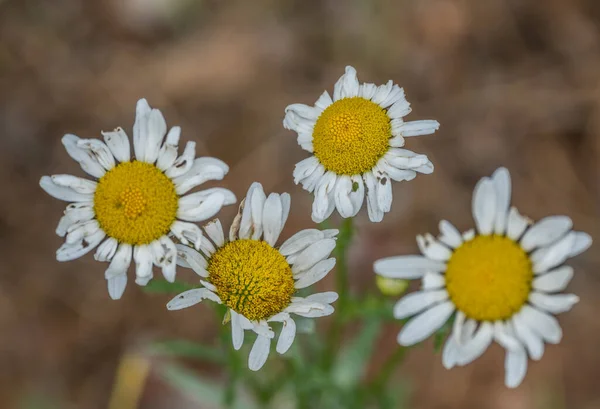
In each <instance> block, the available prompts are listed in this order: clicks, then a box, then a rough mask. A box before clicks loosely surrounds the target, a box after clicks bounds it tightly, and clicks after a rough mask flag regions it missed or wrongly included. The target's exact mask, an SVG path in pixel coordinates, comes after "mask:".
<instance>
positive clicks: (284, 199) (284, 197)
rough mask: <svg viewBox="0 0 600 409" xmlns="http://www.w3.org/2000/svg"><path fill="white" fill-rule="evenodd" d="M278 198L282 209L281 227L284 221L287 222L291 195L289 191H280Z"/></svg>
mask: <svg viewBox="0 0 600 409" xmlns="http://www.w3.org/2000/svg"><path fill="white" fill-rule="evenodd" d="M279 199H280V200H281V206H282V208H283V211H282V213H281V228H282V229H283V227H284V226H285V222H287V219H288V216H289V215H290V208H291V206H292V197H291V196H290V194H289V193H282V194H281V195H279Z"/></svg>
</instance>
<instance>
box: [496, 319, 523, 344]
mask: <svg viewBox="0 0 600 409" xmlns="http://www.w3.org/2000/svg"><path fill="white" fill-rule="evenodd" d="M493 325H494V339H495V340H496V342H497V343H498V344H500V345H501V346H502V347H503V348H504V349H506V350H509V351H519V350H521V349H523V345H522V344H521V342H520V341H519V340H518V339H517V338H515V337H514V336H513V334H512V332H511V331H510V329H509V327H508V325H507V324H504V323H503V322H502V321H496V322H494V324H493Z"/></svg>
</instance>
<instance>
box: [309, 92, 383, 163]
mask: <svg viewBox="0 0 600 409" xmlns="http://www.w3.org/2000/svg"><path fill="white" fill-rule="evenodd" d="M391 136H392V133H391V125H390V118H389V117H388V115H387V113H386V111H385V110H384V109H383V108H381V107H380V106H379V105H377V104H376V103H374V102H372V101H369V100H368V99H364V98H360V97H354V98H344V99H340V100H338V101H335V102H334V103H333V104H331V105H330V106H328V107H327V108H326V109H325V111H323V113H322V114H321V116H319V118H318V119H317V122H316V124H315V128H314V130H313V149H314V153H315V156H316V157H317V158H318V159H319V161H320V162H321V163H322V164H323V166H324V167H325V169H327V170H331V171H333V172H335V173H336V174H338V175H359V174H362V173H364V172H366V171H368V170H371V169H372V168H373V166H375V165H376V164H377V161H379V159H380V158H381V157H382V156H383V155H384V154H385V153H386V152H387V151H388V149H389V139H390V138H391Z"/></svg>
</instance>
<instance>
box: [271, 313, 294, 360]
mask: <svg viewBox="0 0 600 409" xmlns="http://www.w3.org/2000/svg"><path fill="white" fill-rule="evenodd" d="M295 337H296V322H295V321H294V320H293V319H292V318H289V317H288V319H287V320H285V321H283V328H282V329H281V333H280V334H279V339H278V340H277V347H276V348H275V350H276V351H277V353H279V354H285V353H286V352H287V350H288V349H290V347H291V346H292V344H293V343H294V338H295Z"/></svg>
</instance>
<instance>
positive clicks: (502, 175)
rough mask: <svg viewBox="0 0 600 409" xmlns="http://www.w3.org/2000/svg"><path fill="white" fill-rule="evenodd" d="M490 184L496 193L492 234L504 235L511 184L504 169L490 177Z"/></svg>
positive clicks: (497, 170)
mask: <svg viewBox="0 0 600 409" xmlns="http://www.w3.org/2000/svg"><path fill="white" fill-rule="evenodd" d="M492 183H493V184H494V189H495V191H496V218H495V222H494V233H496V234H504V232H506V227H507V220H508V208H509V207H510V196H511V183H510V173H508V170H507V169H506V168H498V169H496V171H495V172H494V174H493V175H492Z"/></svg>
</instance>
